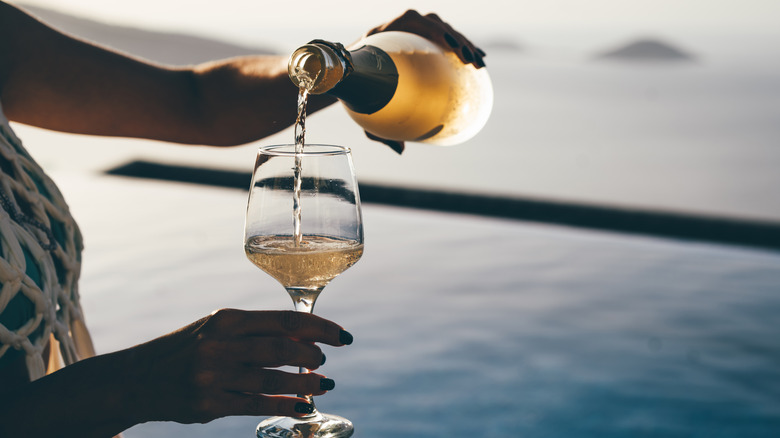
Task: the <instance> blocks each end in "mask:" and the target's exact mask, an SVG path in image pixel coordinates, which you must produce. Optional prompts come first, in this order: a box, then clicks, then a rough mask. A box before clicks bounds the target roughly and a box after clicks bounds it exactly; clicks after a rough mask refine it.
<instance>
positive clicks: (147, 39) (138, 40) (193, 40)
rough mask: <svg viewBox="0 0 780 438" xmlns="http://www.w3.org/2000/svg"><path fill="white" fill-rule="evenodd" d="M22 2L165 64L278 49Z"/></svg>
mask: <svg viewBox="0 0 780 438" xmlns="http://www.w3.org/2000/svg"><path fill="white" fill-rule="evenodd" d="M19 6H20V7H21V8H22V9H24V10H26V11H27V12H29V13H30V14H32V15H34V16H36V17H38V18H39V19H40V20H41V21H43V22H45V23H47V24H49V25H50V26H52V27H54V28H56V29H58V30H60V31H62V32H66V33H68V34H70V35H74V36H76V37H79V38H83V39H86V40H88V41H92V42H94V43H96V44H100V45H103V46H108V47H111V48H113V49H115V50H119V51H121V52H124V53H127V54H130V55H134V56H138V57H141V58H145V59H147V60H149V61H153V62H159V63H162V64H169V65H187V64H197V63H201V62H206V61H211V60H214V59H223V58H228V57H231V56H242V55H258V54H272V53H274V52H273V51H271V50H269V49H267V48H258V47H244V46H240V45H237V44H232V43H227V42H223V41H218V40H215V39H210V38H202V37H199V36H195V35H187V34H182V33H170V32H157V31H152V30H146V29H137V28H133V27H126V26H114V25H109V24H105V23H101V22H99V21H95V20H90V19H87V18H82V17H76V16H73V15H69V14H65V13H62V12H58V11H55V10H51V9H46V8H41V7H37V6H31V5H27V4H24V3H21V4H19Z"/></svg>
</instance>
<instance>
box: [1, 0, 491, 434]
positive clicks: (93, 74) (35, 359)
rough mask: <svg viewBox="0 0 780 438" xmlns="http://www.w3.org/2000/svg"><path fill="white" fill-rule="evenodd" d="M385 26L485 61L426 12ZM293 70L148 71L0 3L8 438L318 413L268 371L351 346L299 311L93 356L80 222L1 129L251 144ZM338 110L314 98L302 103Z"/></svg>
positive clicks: (241, 317)
mask: <svg viewBox="0 0 780 438" xmlns="http://www.w3.org/2000/svg"><path fill="white" fill-rule="evenodd" d="M386 30H406V31H409V32H413V33H417V34H420V35H422V36H424V37H426V38H429V39H431V40H433V41H435V42H437V43H439V44H440V45H442V46H444V47H448V48H451V49H452V50H454V51H456V52H457V53H458V55H459V56H460V57H461V59H462V60H463V61H464V62H467V63H474V64H475V65H476V66H477V67H481V66H483V65H484V64H483V62H482V56H484V53H483V52H481V51H480V50H479V49H477V48H476V47H474V46H473V45H472V44H471V43H470V42H469V41H468V40H466V39H465V38H464V37H463V36H462V35H460V34H459V33H458V32H456V31H455V30H453V29H452V28H451V27H450V26H449V25H447V24H446V23H444V22H442V21H441V20H440V19H439V18H438V17H437V16H435V15H433V14H430V15H427V16H421V15H420V14H418V13H416V12H414V11H408V12H407V13H405V14H404V15H402V16H401V17H399V18H397V19H395V20H393V21H391V22H389V23H387V24H385V25H383V26H380V27H377V28H374V29H372V30H371V31H370V32H369V33H376V32H382V31H386ZM286 63H287V60H286V58H282V57H276V56H253V57H240V58H232V59H229V60H224V61H216V62H211V63H206V64H201V65H196V66H192V67H185V68H170V67H165V66H160V65H154V64H150V63H147V62H144V61H141V60H138V59H134V58H131V57H128V56H126V55H123V54H119V53H116V52H113V51H110V50H106V49H104V48H100V47H97V46H95V45H92V44H89V43H87V42H84V41H80V40H77V39H74V38H72V37H69V36H67V35H64V34H62V33H59V32H57V31H56V30H54V29H52V28H50V27H48V26H46V25H45V24H43V23H41V22H39V21H37V20H36V19H35V18H33V17H31V16H29V15H28V14H26V13H25V12H24V11H22V10H20V9H18V8H16V7H14V6H12V5H9V4H7V3H3V2H0V170H2V173H0V176H2V179H0V183H1V184H0V206H1V207H2V209H0V243H2V245H0V283H1V284H2V289H0V436H1V437H3V438H11V437H17V436H18V437H37V436H71V435H73V436H81V437H93V436H94V437H110V436H113V435H115V434H117V433H119V432H121V431H123V430H125V429H127V428H129V427H131V426H133V425H135V424H138V423H142V422H146V421H152V420H158V421H177V422H182V423H193V422H208V421H211V420H213V419H215V418H219V417H223V416H228V415H286V416H302V415H305V414H307V413H308V412H310V411H311V406H310V405H308V404H307V403H306V401H305V399H301V398H298V397H292V396H287V395H283V394H313V395H320V394H323V393H325V392H326V391H328V390H330V389H332V388H333V387H334V382H333V381H332V380H330V379H327V378H326V377H325V376H322V375H320V374H317V373H310V374H306V375H300V374H290V373H285V372H282V371H280V370H277V369H275V368H277V367H279V366H282V365H292V366H303V367H306V368H309V369H312V370H315V369H317V368H318V367H319V366H320V365H321V364H322V363H324V361H325V357H324V355H323V354H322V351H321V350H320V348H319V347H318V346H317V345H316V343H326V344H328V345H334V346H340V345H348V344H350V343H351V342H352V336H351V335H350V334H349V333H348V332H346V331H344V330H343V329H342V328H341V327H340V326H339V325H337V324H335V323H333V322H330V321H327V320H324V319H322V318H319V317H317V316H314V315H308V314H299V313H295V312H246V311H239V310H220V311H217V312H214V313H213V314H211V315H209V316H206V317H204V318H203V319H201V320H199V321H196V322H194V323H192V324H190V325H188V326H186V327H184V328H182V329H180V330H177V331H175V332H173V333H170V334H167V335H164V336H162V337H160V338H157V339H155V340H153V341H150V342H148V343H145V344H142V345H139V346H135V347H132V348H129V349H127V350H123V351H118V352H114V353H110V354H105V355H100V356H94V352H93V351H92V346H91V341H90V340H89V336H88V333H87V332H86V328H85V327H84V324H83V318H82V316H81V308H80V306H79V303H78V291H77V280H78V271H79V267H80V257H79V255H80V251H81V238H80V235H79V233H78V228H77V227H76V226H75V224H74V223H73V220H72V218H71V217H70V215H69V214H68V211H67V205H66V204H65V203H64V201H62V197H61V195H60V194H59V192H58V191H57V188H56V187H55V186H54V184H53V183H52V182H51V180H49V179H48V178H47V177H46V176H45V174H44V173H43V172H42V170H41V169H40V168H39V167H38V166H37V164H35V162H34V161H33V160H32V158H31V157H30V156H29V155H28V154H27V152H26V151H25V150H24V148H23V147H22V145H21V142H20V141H19V139H18V138H16V136H15V135H14V134H13V132H12V131H11V129H10V127H9V126H8V120H11V121H16V122H20V123H25V124H29V125H34V126H38V127H43V128H48V129H53V130H59V131H65V132H73V133H80V134H93V135H108V136H123V137H137V138H148V139H155V140H163V141H170V142H176V143H183V144H205V145H214V146H229V145H239V144H244V143H247V142H251V141H255V140H257V139H260V138H263V137H265V136H268V135H270V134H273V133H275V132H277V131H280V130H282V129H284V128H286V127H288V126H290V125H291V124H292V123H294V121H295V114H296V107H295V106H296V98H295V97H296V93H297V90H296V89H295V88H294V86H293V85H292V83H291V81H290V80H289V78H288V76H287V68H286ZM334 102H335V100H334V99H333V98H331V97H328V96H312V97H311V99H310V101H309V105H308V109H309V112H313V111H317V110H319V109H322V108H324V107H326V106H328V105H330V104H332V103H334ZM3 114H4V115H3ZM250 121H251V123H250ZM378 140H380V141H382V140H381V139H378ZM386 143H388V144H392V142H386ZM392 145H393V146H394V147H395V148H398V147H399V146H400V147H401V148H402V145H399V144H392ZM59 360H62V361H63V362H64V363H63V364H58V363H57V361H59ZM61 365H66V366H64V367H62V366H61Z"/></svg>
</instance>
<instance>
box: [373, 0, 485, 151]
mask: <svg viewBox="0 0 780 438" xmlns="http://www.w3.org/2000/svg"><path fill="white" fill-rule="evenodd" d="M387 31H402V32H409V33H413V34H416V35H420V36H421V37H423V38H426V39H428V40H431V41H433V42H435V43H436V44H438V45H439V46H441V47H444V48H447V49H449V50H451V51H452V52H453V53H455V54H456V55H458V58H460V60H461V61H463V63H464V64H473V65H474V67H476V68H482V67H484V66H485V62H484V61H483V59H482V58H484V57H485V56H486V54H485V52H484V51H483V50H482V49H480V48H479V47H476V46H475V45H474V44H473V43H472V42H471V41H469V40H468V39H467V38H466V37H465V36H463V35H462V34H461V33H460V32H458V31H456V30H455V29H453V28H452V26H450V25H449V24H447V23H445V22H444V21H442V19H441V18H439V16H438V15H436V14H434V13H431V14H426V15H424V16H423V15H420V13H419V12H417V11H415V10H414V9H409V10H408V11H406V12H404V13H403V15H401V16H399V17H398V18H395V19H394V20H392V21H390V22H388V23H385V24H383V25H381V26H377V27H375V28H373V29H371V30H370V31H368V33H366V36H370V35H373V34H376V33H379V32H387ZM365 133H366V137H368V138H370V139H371V140H374V141H378V142H380V143H383V144H385V145H387V146H389V147H390V148H391V149H392V150H394V151H396V152H397V153H399V154H400V153H402V152H403V151H404V148H405V145H404V142H403V141H398V140H388V139H385V138H381V137H378V136H376V135H374V134H371V133H370V132H368V131H365Z"/></svg>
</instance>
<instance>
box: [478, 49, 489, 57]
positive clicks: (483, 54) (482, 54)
mask: <svg viewBox="0 0 780 438" xmlns="http://www.w3.org/2000/svg"><path fill="white" fill-rule="evenodd" d="M477 55H479V56H487V53H485V51H484V50H482V49H480V48H479V47H477Z"/></svg>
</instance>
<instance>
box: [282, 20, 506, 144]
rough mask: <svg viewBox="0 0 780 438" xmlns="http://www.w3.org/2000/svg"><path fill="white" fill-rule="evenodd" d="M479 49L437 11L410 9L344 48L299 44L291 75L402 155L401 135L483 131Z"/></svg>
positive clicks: (489, 97)
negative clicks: (336, 103)
mask: <svg viewBox="0 0 780 438" xmlns="http://www.w3.org/2000/svg"><path fill="white" fill-rule="evenodd" d="M397 29H403V30H397ZM443 44H446V46H443ZM483 55H484V52H482V51H481V50H479V49H477V48H476V47H474V46H473V44H472V43H471V42H469V41H468V40H466V39H465V38H464V37H463V36H462V35H461V34H459V33H457V32H455V31H454V30H452V28H451V27H450V26H449V25H447V24H446V23H444V22H442V21H441V20H440V19H439V18H438V17H437V16H436V15H433V14H430V15H427V16H425V17H423V16H421V15H420V14H418V13H417V12H414V11H409V12H407V13H405V14H404V15H402V16H401V17H399V18H398V19H396V20H393V21H391V22H390V23H388V24H387V25H383V26H380V27H378V28H376V29H374V30H372V31H371V32H369V35H368V36H366V37H364V38H363V39H361V40H360V41H359V42H357V43H355V44H353V45H352V46H350V47H349V48H348V49H347V48H345V47H344V46H342V45H341V44H339V43H335V42H328V41H323V40H314V41H311V42H310V43H309V44H306V45H304V46H301V47H300V48H298V49H297V50H296V51H295V52H293V54H292V56H291V57H290V62H289V65H288V73H289V76H290V79H292V81H293V83H294V84H296V85H297V86H299V87H302V88H306V89H307V90H308V92H309V94H315V95H316V94H328V95H331V96H333V97H336V98H338V99H339V100H340V101H341V102H342V103H343V104H344V106H345V107H346V110H347V114H349V116H350V117H352V119H353V120H354V121H355V122H357V123H358V124H359V125H360V126H361V127H362V128H363V129H364V130H365V132H366V135H367V136H368V137H369V138H370V139H372V140H376V141H379V142H382V143H384V144H386V145H388V146H390V147H391V148H392V149H393V150H395V151H396V152H398V153H401V152H402V151H403V149H404V142H406V141H414V142H422V143H430V144H436V145H442V146H447V145H455V144H459V143H463V142H465V141H466V140H468V139H470V138H471V137H473V136H474V135H476V134H477V132H479V131H480V129H481V128H482V127H483V126H484V124H485V123H486V122H487V119H488V117H489V115H490V111H491V108H492V105H493V88H492V85H491V82H490V78H489V76H488V73H487V70H486V69H484V68H482V67H484V62H483V61H482V56H483Z"/></svg>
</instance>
